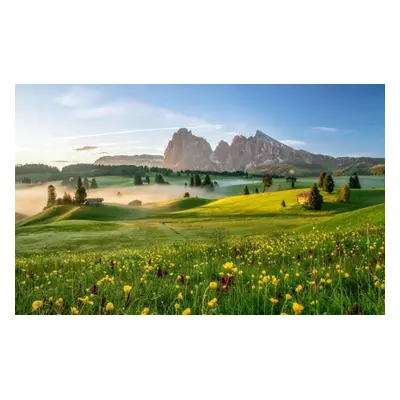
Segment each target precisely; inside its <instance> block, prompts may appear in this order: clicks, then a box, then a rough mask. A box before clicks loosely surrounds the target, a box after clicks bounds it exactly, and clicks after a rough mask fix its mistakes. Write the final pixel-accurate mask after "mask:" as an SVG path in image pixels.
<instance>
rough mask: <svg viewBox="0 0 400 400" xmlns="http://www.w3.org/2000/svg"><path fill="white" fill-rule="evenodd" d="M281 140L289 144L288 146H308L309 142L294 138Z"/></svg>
mask: <svg viewBox="0 0 400 400" xmlns="http://www.w3.org/2000/svg"><path fill="white" fill-rule="evenodd" d="M280 142H282V143H284V144H287V145H288V146H306V145H307V143H306V142H303V141H301V140H292V139H285V140H280Z"/></svg>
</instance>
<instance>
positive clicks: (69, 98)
mask: <svg viewBox="0 0 400 400" xmlns="http://www.w3.org/2000/svg"><path fill="white" fill-rule="evenodd" d="M100 98H101V93H100V91H99V90H96V89H93V88H91V87H88V86H71V87H70V88H68V90H67V91H66V92H65V93H64V94H62V95H61V96H59V97H57V98H56V99H55V101H56V103H59V104H61V105H63V106H64V107H68V108H79V107H88V106H90V105H92V104H94V103H95V102H96V101H98V100H99V99H100Z"/></svg>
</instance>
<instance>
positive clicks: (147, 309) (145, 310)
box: [142, 307, 150, 315]
mask: <svg viewBox="0 0 400 400" xmlns="http://www.w3.org/2000/svg"><path fill="white" fill-rule="evenodd" d="M149 312H150V308H149V307H145V308H143V311H142V315H147V314H148V313H149Z"/></svg>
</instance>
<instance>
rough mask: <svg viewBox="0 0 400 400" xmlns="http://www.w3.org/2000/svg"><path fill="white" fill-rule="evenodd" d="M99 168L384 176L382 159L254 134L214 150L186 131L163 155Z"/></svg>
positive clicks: (111, 161)
mask: <svg viewBox="0 0 400 400" xmlns="http://www.w3.org/2000/svg"><path fill="white" fill-rule="evenodd" d="M95 164H98V165H101V164H102V165H123V164H125V165H128V164H133V165H148V166H164V167H166V168H171V169H172V170H187V169H189V170H203V171H248V172H253V171H254V172H256V171H257V172H265V173H270V174H277V175H285V174H288V173H289V172H290V171H292V170H293V171H294V173H295V174H297V175H315V174H316V173H319V171H321V170H326V171H328V172H332V173H335V174H336V175H340V174H346V175H347V174H348V173H349V172H350V171H351V173H353V172H358V173H360V172H361V173H362V174H373V173H379V174H380V173H382V167H383V173H384V164H385V159H384V158H371V157H337V158H335V157H331V156H326V155H322V154H313V153H309V152H307V151H304V150H295V149H293V148H292V147H290V146H288V145H286V144H284V143H281V142H279V141H278V140H276V139H274V138H272V137H270V136H268V135H266V134H264V133H263V132H261V131H257V132H256V134H255V135H254V136H250V137H249V138H246V137H245V136H239V135H238V136H234V137H233V139H232V142H231V144H229V143H227V142H225V141H223V140H221V141H220V142H219V143H218V145H217V147H216V148H215V149H214V150H213V149H212V148H211V146H210V144H209V143H208V142H207V140H205V139H204V138H202V137H199V136H195V135H193V134H192V132H191V131H189V130H187V129H186V128H181V129H179V130H178V131H177V132H175V133H174V134H173V136H172V138H171V140H170V141H169V143H168V146H167V148H166V149H165V152H164V157H163V156H159V155H147V154H143V155H137V156H123V155H121V156H109V157H101V158H99V159H98V160H96V161H95Z"/></svg>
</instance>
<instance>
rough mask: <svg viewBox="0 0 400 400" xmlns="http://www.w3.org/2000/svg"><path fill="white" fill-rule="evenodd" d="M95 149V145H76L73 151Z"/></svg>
mask: <svg viewBox="0 0 400 400" xmlns="http://www.w3.org/2000/svg"><path fill="white" fill-rule="evenodd" d="M94 149H97V146H82V147H77V148H75V149H74V150H75V151H88V150H94Z"/></svg>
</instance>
